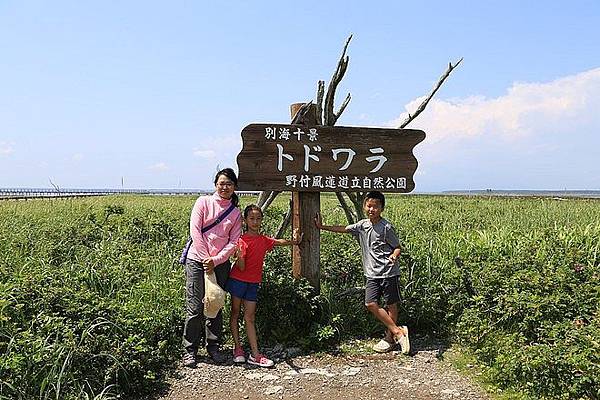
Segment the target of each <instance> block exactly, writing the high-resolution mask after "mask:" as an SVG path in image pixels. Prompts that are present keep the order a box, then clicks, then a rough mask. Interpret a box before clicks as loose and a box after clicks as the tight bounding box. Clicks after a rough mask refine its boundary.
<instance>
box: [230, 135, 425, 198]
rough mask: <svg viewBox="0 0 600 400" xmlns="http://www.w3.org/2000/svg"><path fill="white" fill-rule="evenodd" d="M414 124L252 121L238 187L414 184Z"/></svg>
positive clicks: (406, 187) (401, 188) (395, 187)
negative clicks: (381, 125) (370, 125)
mask: <svg viewBox="0 0 600 400" xmlns="http://www.w3.org/2000/svg"><path fill="white" fill-rule="evenodd" d="M423 139H425V132H423V131H420V130H414V129H385V128H363V127H346V126H333V127H331V126H306V125H282V124H250V125H248V126H246V127H245V128H244V129H243V130H242V140H243V147H242V151H241V152H240V153H239V154H238V157H237V162H238V167H239V176H238V183H239V185H238V189H239V190H279V191H302V192H345V191H369V190H379V191H382V192H399V193H407V192H410V191H412V190H413V189H414V187H415V183H414V180H413V175H414V173H415V171H416V169H417V159H416V158H415V156H414V154H413V148H414V147H415V146H416V145H417V144H418V143H419V142H421V141H423Z"/></svg>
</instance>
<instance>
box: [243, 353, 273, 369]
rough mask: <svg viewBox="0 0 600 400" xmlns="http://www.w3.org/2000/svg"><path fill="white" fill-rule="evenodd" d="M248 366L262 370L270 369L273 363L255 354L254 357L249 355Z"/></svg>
mask: <svg viewBox="0 0 600 400" xmlns="http://www.w3.org/2000/svg"><path fill="white" fill-rule="evenodd" d="M248 364H252V365H258V366H259V367H263V368H270V367H272V366H273V365H275V363H274V362H273V361H272V360H269V359H268V358H267V357H265V356H263V355H262V354H260V353H259V354H257V355H256V357H254V356H253V355H252V354H250V356H248Z"/></svg>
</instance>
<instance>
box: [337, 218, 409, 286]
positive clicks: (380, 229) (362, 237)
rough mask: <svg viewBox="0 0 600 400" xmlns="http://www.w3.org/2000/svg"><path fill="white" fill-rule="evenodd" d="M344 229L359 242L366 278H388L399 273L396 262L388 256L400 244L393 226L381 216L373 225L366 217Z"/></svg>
mask: <svg viewBox="0 0 600 400" xmlns="http://www.w3.org/2000/svg"><path fill="white" fill-rule="evenodd" d="M346 230H348V232H350V233H351V234H352V235H353V236H354V237H356V238H357V239H358V242H359V243H360V249H361V256H362V262H363V270H364V273H365V276H366V277H367V278H389V277H391V276H398V275H400V268H399V267H398V262H395V263H392V262H390V260H388V257H389V256H390V255H391V254H392V252H393V251H394V249H395V248H396V247H398V246H400V241H399V240H398V236H396V232H395V231H394V227H393V226H392V224H390V223H389V222H388V221H387V220H385V219H383V218H381V220H380V221H379V222H377V223H376V224H375V225H373V224H372V223H371V221H369V220H368V219H363V220H360V221H358V222H357V223H355V224H352V225H348V226H347V227H346Z"/></svg>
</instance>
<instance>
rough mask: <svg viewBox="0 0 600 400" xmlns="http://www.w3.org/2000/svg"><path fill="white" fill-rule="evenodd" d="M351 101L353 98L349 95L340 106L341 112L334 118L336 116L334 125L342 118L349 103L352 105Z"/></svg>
mask: <svg viewBox="0 0 600 400" xmlns="http://www.w3.org/2000/svg"><path fill="white" fill-rule="evenodd" d="M350 99H352V96H350V93H348V95H347V96H346V98H345V99H344V102H343V103H342V105H341V106H340V109H339V111H338V112H337V113H335V114H334V116H335V121H334V123H335V122H337V120H338V118H340V116H341V115H342V113H343V112H344V110H345V109H346V107H347V106H348V103H350Z"/></svg>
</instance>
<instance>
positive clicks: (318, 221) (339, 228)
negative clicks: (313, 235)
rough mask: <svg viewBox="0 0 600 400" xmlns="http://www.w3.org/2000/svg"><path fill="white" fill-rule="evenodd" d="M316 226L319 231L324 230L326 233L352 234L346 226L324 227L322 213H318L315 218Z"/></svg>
mask: <svg viewBox="0 0 600 400" xmlns="http://www.w3.org/2000/svg"><path fill="white" fill-rule="evenodd" d="M315 225H316V227H317V228H318V229H323V230H325V231H329V232H336V233H350V231H349V230H348V229H346V227H345V226H342V225H331V226H328V225H323V220H322V219H321V213H317V215H316V216H315Z"/></svg>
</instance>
